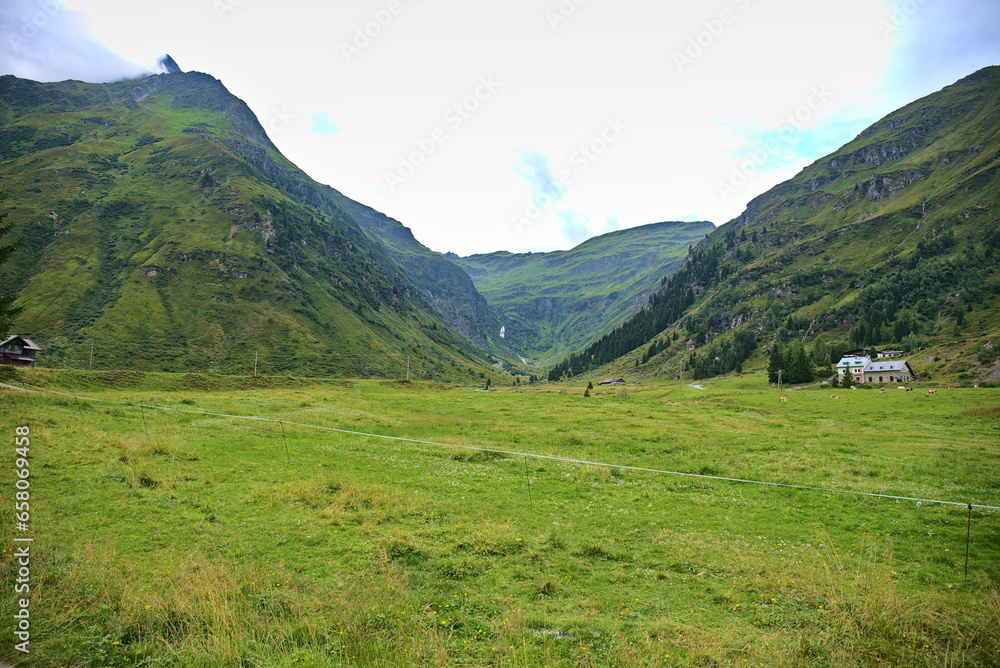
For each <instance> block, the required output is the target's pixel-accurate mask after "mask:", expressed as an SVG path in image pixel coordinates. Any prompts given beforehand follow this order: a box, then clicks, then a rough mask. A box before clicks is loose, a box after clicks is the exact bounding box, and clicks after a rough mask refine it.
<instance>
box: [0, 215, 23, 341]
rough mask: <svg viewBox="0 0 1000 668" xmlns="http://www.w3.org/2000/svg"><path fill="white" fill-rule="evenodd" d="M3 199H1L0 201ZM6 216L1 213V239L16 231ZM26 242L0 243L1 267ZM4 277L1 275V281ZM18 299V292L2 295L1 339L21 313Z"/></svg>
mask: <svg viewBox="0 0 1000 668" xmlns="http://www.w3.org/2000/svg"><path fill="white" fill-rule="evenodd" d="M2 199H3V198H2V197H0V200H2ZM5 217H6V216H5V215H4V214H3V212H2V211H0V239H3V238H4V237H6V236H7V235H9V234H10V233H11V232H13V231H14V224H13V223H6V224H5V223H4V218H5ZM23 241H24V237H21V238H20V239H18V240H17V241H15V242H13V243H10V244H3V243H0V267H2V266H3V264H4V262H6V261H7V260H8V259H9V258H10V256H11V255H13V254H14V251H16V250H17V249H18V248H20V247H21V243H22V242H23ZM2 278H3V276H2V275H0V279H2ZM16 299H17V293H16V292H8V293H6V294H0V338H6V337H7V334H8V332H9V330H10V326H11V325H12V324H13V323H14V318H16V317H17V316H18V315H19V314H20V313H21V307H19V306H18V307H15V306H14V300H16Z"/></svg>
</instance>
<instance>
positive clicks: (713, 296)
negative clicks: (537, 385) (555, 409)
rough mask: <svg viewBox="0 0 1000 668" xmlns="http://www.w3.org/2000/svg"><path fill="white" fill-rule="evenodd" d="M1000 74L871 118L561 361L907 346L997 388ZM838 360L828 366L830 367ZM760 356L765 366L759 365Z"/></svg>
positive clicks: (567, 364)
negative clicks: (623, 318)
mask: <svg viewBox="0 0 1000 668" xmlns="http://www.w3.org/2000/svg"><path fill="white" fill-rule="evenodd" d="M998 216H1000V67H990V68H986V69H984V70H981V71H979V72H977V73H975V74H973V75H970V76H969V77H966V78H964V79H962V80H961V81H959V82H957V83H956V84H953V85H952V86H948V87H947V88H945V89H943V90H942V91H939V92H937V93H934V94H932V95H929V96H927V97H925V98H923V99H921V100H918V101H916V102H913V103H912V104H909V105H907V106H905V107H904V108H902V109H900V110H899V111H897V112H894V113H892V114H890V115H889V116H887V117H886V118H884V119H882V120H880V121H879V122H877V123H875V124H874V125H872V126H871V127H870V128H868V129H867V130H865V131H864V132H862V133H861V134H860V135H859V136H858V137H857V138H855V139H854V140H853V141H851V142H849V143H848V144H847V145H846V146H844V147H843V148H842V149H840V150H839V151H836V152H835V153H833V154H831V155H829V156H827V157H825V158H822V159H820V160H817V161H816V162H814V163H813V164H812V165H810V166H808V167H806V168H805V169H803V170H802V171H801V172H800V173H799V174H797V175H796V176H795V177H794V178H792V179H790V180H789V181H787V182H785V183H782V184H779V185H778V186H776V187H774V188H772V189H771V190H769V191H768V192H766V193H764V194H762V195H760V196H759V197H757V198H755V199H754V200H753V201H751V202H750V203H749V205H748V206H747V208H746V210H745V212H744V213H743V214H742V215H741V216H740V217H739V218H737V219H735V220H733V221H731V222H729V223H727V224H726V225H723V226H721V227H720V228H719V229H717V230H716V231H715V232H714V233H712V234H711V235H709V237H708V238H707V239H705V240H704V241H703V242H701V243H700V244H698V246H697V247H696V248H695V249H694V251H693V252H692V254H691V256H690V257H689V258H687V259H686V260H685V262H684V265H683V266H682V267H681V268H680V269H679V270H678V272H677V273H676V274H674V275H673V276H672V277H671V278H670V279H669V280H668V281H667V282H666V283H665V285H664V286H663V288H662V289H661V290H660V291H658V292H657V293H656V294H654V295H653V296H652V297H651V298H650V300H649V303H648V304H647V305H646V306H645V308H644V309H643V310H641V311H640V312H639V313H638V314H636V315H635V316H634V317H633V318H632V319H631V320H629V321H628V322H626V323H624V324H622V326H621V327H619V328H617V329H615V330H614V331H613V332H611V333H609V334H608V335H606V336H605V337H603V338H602V339H601V340H599V341H597V342H595V343H594V344H593V345H591V346H589V347H588V348H587V349H586V350H584V351H582V352H580V353H579V354H577V355H573V356H571V357H570V358H568V359H567V360H565V361H564V362H563V363H561V364H560V365H558V366H557V367H556V368H555V369H554V370H553V372H552V373H551V374H550V378H561V377H567V376H572V375H576V374H579V373H586V372H588V371H591V370H593V371H594V373H595V374H597V373H601V372H604V371H606V370H602V371H601V372H598V371H597V369H598V368H599V367H601V366H603V365H608V368H609V369H616V370H619V371H621V370H624V369H629V370H632V371H633V373H635V374H636V375H637V376H640V377H641V376H646V375H655V374H660V373H669V374H672V375H674V376H675V377H676V374H677V373H679V372H680V371H681V370H682V369H686V370H687V372H688V374H692V375H694V377H695V378H704V377H709V376H712V375H719V374H723V373H728V372H730V371H732V370H734V369H739V368H740V367H741V366H742V364H743V362H747V361H748V360H749V361H752V360H753V359H757V360H764V359H765V358H766V357H767V356H768V355H769V354H770V353H771V351H773V350H774V349H775V346H776V345H777V344H781V345H782V347H784V348H788V347H791V348H795V347H797V346H798V345H799V344H803V345H804V346H805V347H807V348H809V352H810V353H811V354H812V357H813V359H812V362H813V363H814V364H817V365H820V366H823V365H825V363H826V361H827V357H828V356H832V357H837V354H838V353H839V352H841V351H843V350H845V349H846V348H848V347H861V346H863V347H865V348H868V347H874V346H886V345H894V346H902V347H903V348H904V349H905V350H906V351H907V352H908V353H910V354H911V355H913V354H916V353H917V352H918V351H921V350H928V349H929V353H928V354H927V356H926V357H923V354H921V355H922V357H923V359H922V360H921V361H919V362H914V364H913V366H914V367H915V370H916V371H917V373H918V374H921V375H922V376H924V377H925V378H932V377H934V376H935V375H942V376H947V377H957V378H958V379H959V380H962V379H973V378H982V379H987V378H990V379H994V380H1000V373H998V372H1000V367H997V366H995V364H996V361H997V357H998V354H1000V345H998V344H1000V340H998V339H997V332H998V331H1000V318H998V315H1000V304H998V295H1000V280H998V271H997V269H998V255H1000V226H998ZM833 361H834V363H835V362H836V360H835V359H834V360H833ZM761 363H762V362H761Z"/></svg>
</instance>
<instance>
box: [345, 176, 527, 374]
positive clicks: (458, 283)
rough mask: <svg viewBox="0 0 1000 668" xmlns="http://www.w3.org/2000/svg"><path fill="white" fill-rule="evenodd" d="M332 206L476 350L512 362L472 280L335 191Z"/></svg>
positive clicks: (408, 233) (407, 231) (394, 224)
mask: <svg viewBox="0 0 1000 668" xmlns="http://www.w3.org/2000/svg"><path fill="white" fill-rule="evenodd" d="M333 196H334V198H335V200H336V202H337V204H338V205H339V206H340V207H341V208H343V209H344V210H345V211H346V212H347V213H348V214H350V215H351V217H352V218H354V220H355V221H357V222H358V224H359V225H360V226H361V227H362V229H364V230H365V231H366V232H368V233H369V235H370V236H372V237H373V238H375V239H377V240H378V241H379V242H381V243H382V245H383V246H384V247H385V249H386V250H387V251H388V253H389V255H390V256H391V257H392V258H393V260H394V261H395V262H396V264H397V265H398V266H399V267H400V268H401V269H402V270H403V273H404V274H406V276H407V278H409V279H410V281H412V282H413V284H414V285H416V286H417V287H418V288H420V289H421V291H422V292H423V294H424V296H425V297H426V298H427V299H428V300H429V301H430V302H431V304H432V305H433V306H434V308H435V309H436V310H437V311H438V312H439V313H440V314H441V315H442V316H443V317H444V318H445V320H446V321H447V322H448V324H449V325H451V327H452V328H453V329H455V331H457V332H459V333H460V334H462V335H463V336H464V337H466V338H467V339H469V340H470V341H472V342H473V343H475V344H476V345H477V346H479V347H480V348H483V349H485V350H488V351H491V352H495V353H497V354H500V355H503V356H505V357H511V358H513V357H514V353H513V352H512V351H511V349H510V348H509V346H508V345H507V343H506V342H505V341H504V340H503V339H502V338H500V336H499V333H500V321H499V318H498V317H497V314H496V312H495V311H494V310H493V308H492V307H491V306H490V305H489V304H488V303H487V301H486V299H485V298H484V297H483V296H482V295H481V294H480V293H479V292H478V291H477V290H476V286H475V284H474V283H473V281H472V279H470V278H469V276H468V275H467V274H466V273H465V272H464V271H462V270H461V269H460V268H459V267H457V266H455V265H454V264H452V263H451V262H449V261H448V260H446V259H445V258H444V257H442V256H441V254H440V253H436V252H434V251H432V250H431V249H429V248H427V247H426V246H424V245H423V244H422V243H420V242H419V241H417V239H416V238H415V237H414V236H413V232H412V231H411V230H410V228H408V227H406V226H404V225H403V224H402V223H400V222H399V221H397V220H394V219H392V218H389V217H388V216H386V215H385V214H382V213H380V212H378V211H376V210H375V209H372V208H371V207H369V206H365V205H364V204H360V203H358V202H355V201H354V200H352V199H350V198H348V197H345V196H344V195H342V194H340V193H339V192H336V191H334V192H333Z"/></svg>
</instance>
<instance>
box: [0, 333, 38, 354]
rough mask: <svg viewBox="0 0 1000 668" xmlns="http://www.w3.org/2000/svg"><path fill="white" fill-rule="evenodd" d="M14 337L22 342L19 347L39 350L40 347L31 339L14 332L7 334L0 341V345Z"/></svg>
mask: <svg viewBox="0 0 1000 668" xmlns="http://www.w3.org/2000/svg"><path fill="white" fill-rule="evenodd" d="M14 339H19V340H20V341H21V344H22V346H21V347H22V348H24V349H25V350H41V348H39V347H38V346H36V345H35V343H34V341H32V340H31V339H26V338H24V337H23V336H18V335H17V334H14V335H12V336H8V337H7V338H6V339H4V340H3V341H0V346H2V345H4V344H7V343H10V342H11V341H13V340H14Z"/></svg>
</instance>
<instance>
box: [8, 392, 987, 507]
mask: <svg viewBox="0 0 1000 668" xmlns="http://www.w3.org/2000/svg"><path fill="white" fill-rule="evenodd" d="M21 385H24V386H25V387H31V388H34V389H36V390H41V391H43V392H49V393H51V394H58V395H61V396H64V397H73V398H76V399H77V400H79V397H78V396H77V395H74V394H66V393H64V392H56V391H55V390H50V389H48V388H45V387H38V386H36V385H30V384H28V383H24V382H22V383H21ZM83 398H84V399H85V400H87V401H96V402H101V403H109V404H117V405H120V406H135V407H143V408H153V409H158V410H164V411H175V412H178V413H193V414H196V415H209V416H213V417H224V418H231V419H237V420H256V421H260V422H277V423H279V424H281V425H286V424H287V425H294V426H296V427H302V428H305V429H318V430H321V431H329V432H335V433H338V434H347V435H351V436H365V437H368V438H379V439H383V440H387V441H402V442H406V443H416V444H419V445H432V446H435V447H442V448H458V449H461V450H474V451H477V452H492V453H495V454H501V455H508V456H510V457H514V458H520V457H532V458H534V459H545V460H548V461H556V462H564V463H568V464H582V465H584V466H603V467H606V468H614V469H619V470H622V471H639V472H642V473H659V474H662V475H673V476H681V477H686V478H702V479H706V480H719V481H722V482H732V483H740V484H747V485H765V486H769V487H783V488H786V489H801V490H808V491H813V492H823V493H826V494H851V495H855V496H867V497H873V498H878V499H894V500H897V501H916V502H917V503H939V504H942V505H949V506H961V507H962V508H981V509H983V510H1000V506H988V505H983V504H979V503H966V502H960V501H942V500H939V499H925V498H922V497H918V496H897V495H893V494H880V493H877V492H861V491H858V490H851V489H834V488H831V487H815V486H812V485H797V484H794V483H786V482H773V481H767V480H750V479H747V478H729V477H725V476H715V475H708V474H705V473H686V472H684V471H671V470H668V469H654V468H646V467H642V466H631V465H628V464H611V463H607V462H594V461H590V460H587V459H573V458H570V457H557V456H556V455H542V454H537V453H534V452H518V451H514V450H500V449H497V448H484V447H482V446H475V445H459V444H456V443H439V442H437V441H425V440H421V439H415V438H407V437H405V436H387V435H385V434H371V433H368V432H363V431H353V430H350V429H339V428H337V427H326V426H323V425H315V424H308V423H305V422H292V421H289V420H280V419H278V418H265V417H258V416H254V415H230V414H227V413H212V412H207V411H196V410H191V409H186V408H173V407H170V406H156V405H153V404H142V403H129V402H124V401H112V400H109V399H97V398H94V397H83Z"/></svg>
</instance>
